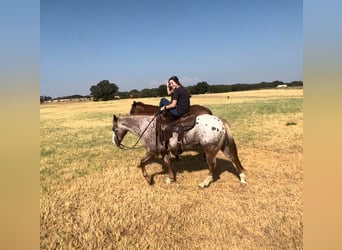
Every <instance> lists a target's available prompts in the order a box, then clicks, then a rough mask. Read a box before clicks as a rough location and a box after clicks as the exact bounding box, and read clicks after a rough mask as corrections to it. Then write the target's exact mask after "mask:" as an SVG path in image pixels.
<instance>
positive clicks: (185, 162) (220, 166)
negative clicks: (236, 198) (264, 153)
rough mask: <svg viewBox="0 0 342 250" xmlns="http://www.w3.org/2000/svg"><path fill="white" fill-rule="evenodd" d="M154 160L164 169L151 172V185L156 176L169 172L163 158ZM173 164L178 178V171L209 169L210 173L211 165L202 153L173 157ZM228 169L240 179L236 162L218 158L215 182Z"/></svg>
mask: <svg viewBox="0 0 342 250" xmlns="http://www.w3.org/2000/svg"><path fill="white" fill-rule="evenodd" d="M153 162H157V163H159V164H161V165H162V170H161V171H158V172H155V173H152V174H151V179H152V182H151V185H153V184H154V176H157V175H164V174H167V173H168V169H167V168H166V167H165V166H164V162H163V159H161V158H158V159H156V160H154V161H153ZM171 166H172V169H173V173H174V175H175V177H176V179H177V174H178V173H183V172H184V171H187V172H193V171H201V170H207V171H208V174H209V166H208V163H207V161H206V159H205V158H204V156H203V155H202V154H197V155H182V156H181V157H180V158H179V159H175V158H174V157H172V159H171ZM225 171H228V172H229V173H231V174H233V175H235V176H236V178H238V179H239V180H240V177H239V174H238V173H237V170H236V168H235V167H234V164H233V163H232V162H231V161H229V160H228V159H221V158H216V172H215V174H214V182H215V181H217V180H219V179H220V175H221V174H222V173H224V172H225Z"/></svg>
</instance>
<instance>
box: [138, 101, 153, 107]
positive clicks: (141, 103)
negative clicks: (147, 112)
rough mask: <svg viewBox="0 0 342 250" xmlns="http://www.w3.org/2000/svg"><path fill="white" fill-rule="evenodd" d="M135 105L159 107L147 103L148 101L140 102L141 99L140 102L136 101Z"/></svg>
mask: <svg viewBox="0 0 342 250" xmlns="http://www.w3.org/2000/svg"><path fill="white" fill-rule="evenodd" d="M133 105H134V106H145V107H153V108H156V107H158V106H157V105H152V104H146V103H143V102H140V101H139V102H136V101H134V103H133Z"/></svg>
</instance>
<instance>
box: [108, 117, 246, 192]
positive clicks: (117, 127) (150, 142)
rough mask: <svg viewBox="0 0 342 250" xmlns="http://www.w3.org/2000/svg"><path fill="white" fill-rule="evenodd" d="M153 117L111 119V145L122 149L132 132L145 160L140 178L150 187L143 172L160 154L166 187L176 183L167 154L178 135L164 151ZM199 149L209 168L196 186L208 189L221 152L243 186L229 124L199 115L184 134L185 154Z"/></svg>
mask: <svg viewBox="0 0 342 250" xmlns="http://www.w3.org/2000/svg"><path fill="white" fill-rule="evenodd" d="M155 117H156V116H146V115H128V116H122V117H117V116H115V115H114V116H113V138H112V142H113V144H114V143H115V144H116V145H117V146H118V147H120V148H124V145H122V144H121V142H122V140H123V138H124V137H125V135H126V134H127V132H128V131H129V132H131V133H133V134H135V135H137V136H139V139H141V141H142V143H143V145H144V147H145V149H146V156H145V157H144V158H143V159H141V161H140V167H141V170H142V174H143V176H144V177H145V179H146V180H147V182H148V183H149V184H152V178H151V177H150V176H149V175H148V173H147V171H146V166H145V165H146V164H147V162H148V161H149V160H151V159H153V158H154V157H155V156H158V155H159V154H161V155H162V157H163V161H164V164H165V165H166V167H167V168H168V175H169V176H168V178H167V180H166V183H171V182H173V181H175V180H176V179H175V176H174V173H173V171H172V167H171V161H170V150H171V151H175V150H176V149H177V133H173V135H172V137H171V138H170V140H169V150H165V147H164V146H163V145H162V144H163V142H161V141H160V138H159V137H157V135H156V119H155ZM197 145H200V146H201V147H202V148H203V150H204V152H205V155H206V160H207V163H208V165H209V175H208V176H207V177H206V178H205V179H204V180H203V181H202V182H201V183H200V184H199V186H200V187H208V186H209V185H210V183H211V182H213V174H214V173H215V171H216V155H217V153H218V151H219V150H221V151H222V152H223V153H224V154H225V156H226V157H228V159H229V160H230V161H231V162H232V163H234V165H235V168H236V170H237V173H238V175H239V177H240V182H241V183H242V184H245V183H246V175H245V173H244V168H243V167H242V165H241V163H240V160H239V157H238V153H237V148H236V144H235V141H234V138H233V135H232V133H231V131H230V128H229V126H228V123H226V122H223V121H222V120H221V119H220V118H219V117H216V116H213V115H208V114H204V115H199V116H197V117H196V123H195V126H194V127H193V128H192V129H190V130H189V131H187V132H186V133H185V134H184V150H191V149H193V148H194V147H195V146H197Z"/></svg>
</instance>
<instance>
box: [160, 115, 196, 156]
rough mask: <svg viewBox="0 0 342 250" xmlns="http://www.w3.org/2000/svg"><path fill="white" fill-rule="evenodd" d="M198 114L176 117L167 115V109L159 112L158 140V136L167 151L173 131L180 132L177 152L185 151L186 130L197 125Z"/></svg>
mask: <svg viewBox="0 0 342 250" xmlns="http://www.w3.org/2000/svg"><path fill="white" fill-rule="evenodd" d="M195 122H196V115H195V114H190V113H186V114H185V115H183V116H181V117H179V118H174V117H172V116H171V115H167V113H166V111H165V112H164V113H162V114H159V115H158V116H157V119H156V140H157V142H158V138H159V139H160V142H161V144H162V145H164V146H165V151H167V152H168V151H169V148H168V147H169V140H170V138H171V137H172V134H173V132H176V133H178V138H177V154H181V153H183V148H184V147H183V138H184V132H186V131H189V130H190V129H192V128H193V127H194V126H195Z"/></svg>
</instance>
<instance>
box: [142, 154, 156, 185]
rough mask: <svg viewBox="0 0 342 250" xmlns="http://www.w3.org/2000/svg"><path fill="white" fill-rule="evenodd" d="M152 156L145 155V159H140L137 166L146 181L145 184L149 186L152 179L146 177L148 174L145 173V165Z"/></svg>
mask: <svg viewBox="0 0 342 250" xmlns="http://www.w3.org/2000/svg"><path fill="white" fill-rule="evenodd" d="M153 156H154V155H153V154H151V153H147V154H146V157H144V158H143V159H141V161H140V165H139V167H140V168H141V171H142V174H143V176H144V177H145V179H146V181H147V183H148V184H149V185H151V184H152V178H151V176H149V175H148V173H147V171H146V163H147V162H148V161H149V160H151V159H152V158H153Z"/></svg>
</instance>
